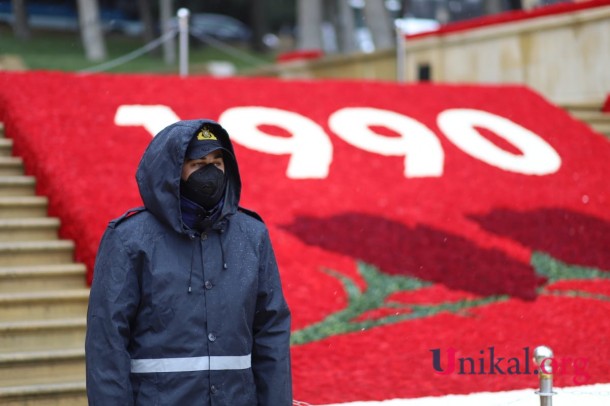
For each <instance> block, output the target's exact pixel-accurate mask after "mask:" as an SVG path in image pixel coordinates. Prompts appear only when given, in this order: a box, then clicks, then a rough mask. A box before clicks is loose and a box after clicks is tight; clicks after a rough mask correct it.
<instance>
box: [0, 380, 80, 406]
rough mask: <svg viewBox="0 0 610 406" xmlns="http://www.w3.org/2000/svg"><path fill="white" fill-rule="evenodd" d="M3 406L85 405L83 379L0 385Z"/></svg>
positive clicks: (0, 398) (0, 400)
mask: <svg viewBox="0 0 610 406" xmlns="http://www.w3.org/2000/svg"><path fill="white" fill-rule="evenodd" d="M0 404H1V405H3V406H24V405H27V406H87V404H88V403H87V392H86V385H85V381H84V380H81V381H74V382H61V383H52V384H45V385H25V386H13V387H4V388H2V387H0Z"/></svg>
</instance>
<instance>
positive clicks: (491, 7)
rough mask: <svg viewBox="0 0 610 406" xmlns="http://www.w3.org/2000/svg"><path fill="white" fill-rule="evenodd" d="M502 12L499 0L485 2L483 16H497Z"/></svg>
mask: <svg viewBox="0 0 610 406" xmlns="http://www.w3.org/2000/svg"><path fill="white" fill-rule="evenodd" d="M501 12H502V1H501V0H487V1H486V2H485V14H487V15H489V14H498V13H501Z"/></svg>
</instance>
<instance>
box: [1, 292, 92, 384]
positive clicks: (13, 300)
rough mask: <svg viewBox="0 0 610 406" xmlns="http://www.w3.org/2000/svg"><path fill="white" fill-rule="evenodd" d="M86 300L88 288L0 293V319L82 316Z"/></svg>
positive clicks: (84, 314)
mask: <svg viewBox="0 0 610 406" xmlns="http://www.w3.org/2000/svg"><path fill="white" fill-rule="evenodd" d="M88 302H89V289H70V290H59V291H49V292H18V293H0V320H2V321H3V322H13V321H23V320H51V319H53V320H57V319H63V318H72V317H84V316H86V314H87V305H88ZM0 381H1V380H0Z"/></svg>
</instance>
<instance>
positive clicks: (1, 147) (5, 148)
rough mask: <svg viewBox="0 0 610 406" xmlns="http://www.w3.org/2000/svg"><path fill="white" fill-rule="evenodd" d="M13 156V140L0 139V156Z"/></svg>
mask: <svg viewBox="0 0 610 406" xmlns="http://www.w3.org/2000/svg"><path fill="white" fill-rule="evenodd" d="M12 155H13V140H11V139H10V138H4V137H2V138H0V156H12Z"/></svg>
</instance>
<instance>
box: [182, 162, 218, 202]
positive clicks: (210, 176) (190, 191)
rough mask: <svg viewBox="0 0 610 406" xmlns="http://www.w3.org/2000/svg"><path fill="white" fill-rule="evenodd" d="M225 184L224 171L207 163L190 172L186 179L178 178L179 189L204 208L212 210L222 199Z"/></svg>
mask: <svg viewBox="0 0 610 406" xmlns="http://www.w3.org/2000/svg"><path fill="white" fill-rule="evenodd" d="M225 184H226V176H225V174H224V172H223V171H221V170H220V169H218V168H217V167H216V166H215V165H213V164H209V165H206V166H203V167H201V168H199V169H197V170H196V171H195V172H193V173H191V174H190V175H189V177H188V179H187V180H186V181H183V180H180V191H181V192H182V194H183V195H184V196H185V197H186V198H188V199H190V200H192V201H193V202H195V203H197V204H199V205H200V206H201V207H203V208H204V209H206V210H212V209H213V208H214V206H216V204H218V202H219V201H220V199H222V196H223V195H224V191H225Z"/></svg>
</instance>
